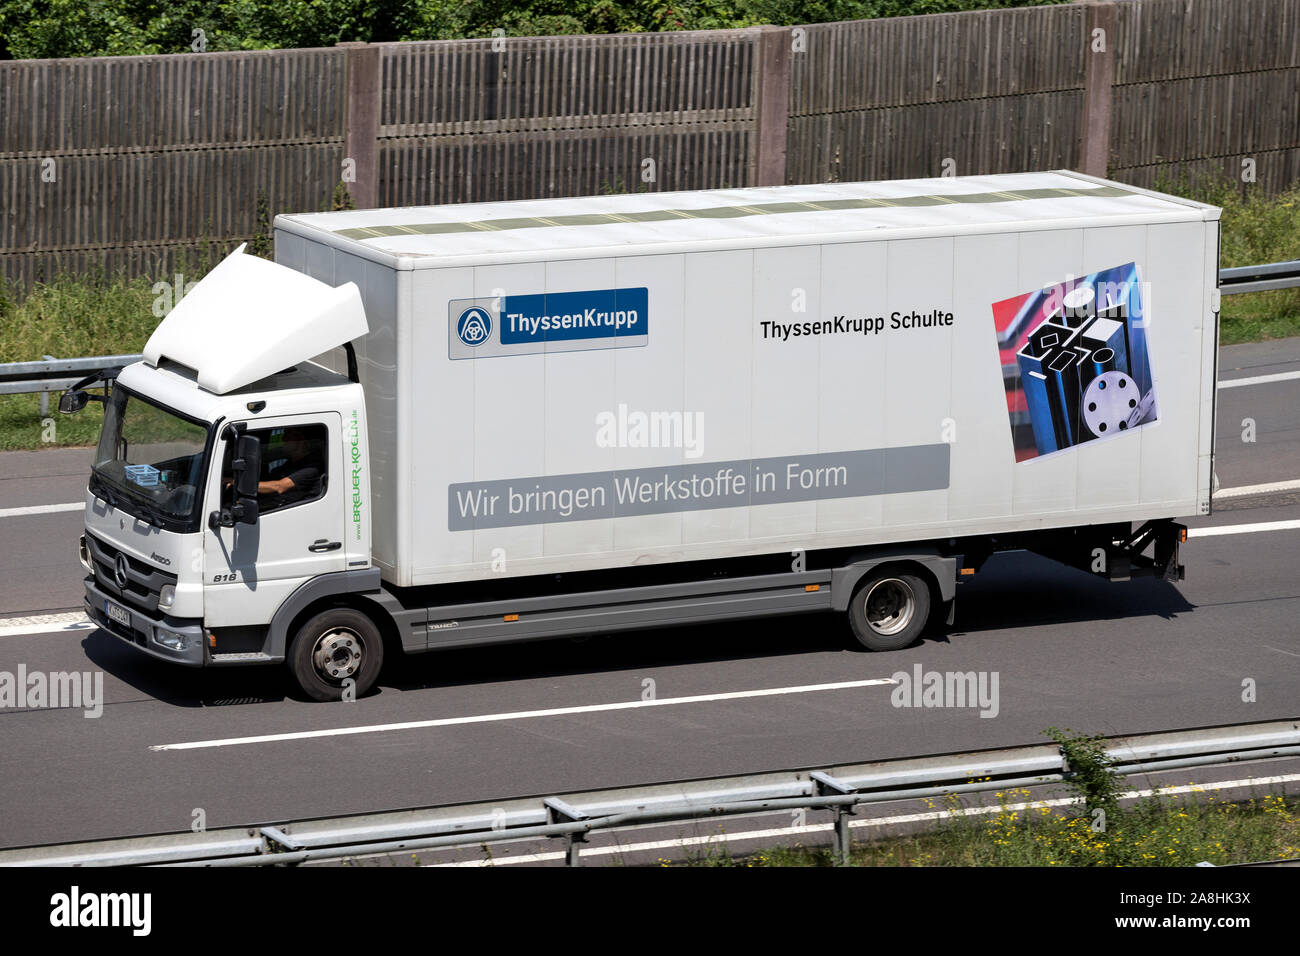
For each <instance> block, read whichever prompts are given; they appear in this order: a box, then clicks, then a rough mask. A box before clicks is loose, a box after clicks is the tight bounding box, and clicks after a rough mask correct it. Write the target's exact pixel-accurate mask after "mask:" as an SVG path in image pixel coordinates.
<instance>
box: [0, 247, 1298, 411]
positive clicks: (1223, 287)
mask: <svg viewBox="0 0 1300 956" xmlns="http://www.w3.org/2000/svg"><path fill="white" fill-rule="evenodd" d="M1296 286H1300V259H1296V260H1293V261H1291V262H1270V263H1267V264H1265V265H1262V266H1242V267H1240V268H1236V269H1220V270H1219V289H1220V292H1221V293H1222V294H1223V295H1239V294H1242V293H1245V292H1266V291H1269V290H1272V289H1290V288H1293V287H1296ZM141 358H142V356H139V355H103V356H100V357H98V358H77V359H56V358H54V357H52V356H48V355H47V356H46V357H45V360H44V361H40V362H14V363H11V364H7V365H5V364H0V395H20V394H25V393H32V392H41V393H49V392H61V391H63V390H64V389H66V388H69V387H70V386H72V385H73V384H75V383H76V382H77V381H78V380H79V379H82V378H85V377H86V376H87V375H89V374H90V373H91V372H96V371H98V370H99V369H101V368H108V367H110V366H114V365H130V364H131V363H132V362H138V361H140V359H141ZM42 401H43V404H42V406H41V414H45V412H46V410H47V408H46V405H45V404H44V400H42Z"/></svg>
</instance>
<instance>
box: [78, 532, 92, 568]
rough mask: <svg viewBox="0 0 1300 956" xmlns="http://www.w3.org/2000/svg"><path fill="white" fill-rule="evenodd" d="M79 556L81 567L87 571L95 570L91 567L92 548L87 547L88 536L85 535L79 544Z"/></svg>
mask: <svg viewBox="0 0 1300 956" xmlns="http://www.w3.org/2000/svg"><path fill="white" fill-rule="evenodd" d="M77 556H78V557H79V558H81V566H82V567H83V568H85V569H86V570H87V571H93V570H95V569H94V568H92V567H91V566H90V548H88V547H86V536H85V535H84V534H83V535H82V536H81V540H80V541H79V542H77Z"/></svg>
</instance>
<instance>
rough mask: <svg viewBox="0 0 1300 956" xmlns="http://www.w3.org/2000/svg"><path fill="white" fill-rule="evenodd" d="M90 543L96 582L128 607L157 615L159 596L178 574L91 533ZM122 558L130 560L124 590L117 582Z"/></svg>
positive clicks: (87, 541) (88, 540)
mask: <svg viewBox="0 0 1300 956" xmlns="http://www.w3.org/2000/svg"><path fill="white" fill-rule="evenodd" d="M86 544H87V546H88V547H89V548H90V563H91V566H92V567H93V568H94V569H95V583H96V584H98V585H99V586H100V588H101V589H103V591H104V592H105V593H106V594H113V595H116V596H117V597H119V598H120V599H121V600H123V601H125V602H127V603H128V604H132V605H134V606H135V607H137V608H139V609H140V610H142V611H147V612H149V613H150V614H156V613H157V611H158V593H159V592H160V591H161V590H162V588H163V585H164V584H173V585H174V584H175V583H176V575H174V574H169V573H168V572H166V571H163V570H161V569H160V568H157V567H154V565H152V564H147V563H146V562H144V561H141V560H140V559H139V558H136V557H134V556H132V555H129V554H125V553H124V552H123V551H121V550H120V549H118V548H115V547H113V546H112V545H111V544H109V543H108V542H107V541H101V540H100V539H99V538H97V537H95V536H94V535H93V534H89V533H87V535H86ZM118 555H122V556H123V557H125V558H126V587H121V586H119V585H118V583H117V559H118Z"/></svg>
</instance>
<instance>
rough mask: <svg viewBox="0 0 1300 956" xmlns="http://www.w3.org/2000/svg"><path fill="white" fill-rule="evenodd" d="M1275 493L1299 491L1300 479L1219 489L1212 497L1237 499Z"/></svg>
mask: <svg viewBox="0 0 1300 956" xmlns="http://www.w3.org/2000/svg"><path fill="white" fill-rule="evenodd" d="M1275 491H1300V478H1296V479H1294V480H1292V481H1270V482H1267V483H1265V484H1262V485H1238V486H1237V487H1236V488H1220V489H1219V490H1218V491H1216V492H1215V493H1214V497H1215V498H1239V497H1241V496H1242V495H1267V494H1271V493H1273V492H1275Z"/></svg>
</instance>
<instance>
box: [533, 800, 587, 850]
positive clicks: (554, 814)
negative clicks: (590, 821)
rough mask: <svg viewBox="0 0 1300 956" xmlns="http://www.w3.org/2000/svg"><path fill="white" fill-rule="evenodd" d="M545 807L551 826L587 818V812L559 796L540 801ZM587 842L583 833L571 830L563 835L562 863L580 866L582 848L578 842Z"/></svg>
mask: <svg viewBox="0 0 1300 956" xmlns="http://www.w3.org/2000/svg"><path fill="white" fill-rule="evenodd" d="M542 805H543V806H545V807H546V822H547V823H548V824H550V825H552V826H554V825H555V824H557V823H579V822H581V821H583V820H586V819H587V814H585V813H583V812H582V811H581V810H579V809H578V808H577V807H574V806H571V805H569V804H567V803H565V802H564V801H563V800H561V799H560V798H559V797H547V798H546V799H545V800H543V801H542ZM586 842H587V835H586V834H585V833H579V832H571V833H566V834H565V835H564V865H565V866H580V865H581V860H582V850H581V848H580V846H579V845H580V844H582V843H586Z"/></svg>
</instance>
